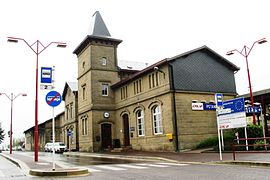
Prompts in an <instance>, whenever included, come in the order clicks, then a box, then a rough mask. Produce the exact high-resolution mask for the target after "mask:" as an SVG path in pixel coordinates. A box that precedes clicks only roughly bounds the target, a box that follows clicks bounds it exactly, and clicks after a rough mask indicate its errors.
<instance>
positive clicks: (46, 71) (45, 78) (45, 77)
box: [40, 67, 52, 83]
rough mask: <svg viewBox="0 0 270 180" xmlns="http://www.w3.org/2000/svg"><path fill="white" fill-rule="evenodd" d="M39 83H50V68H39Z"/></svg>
mask: <svg viewBox="0 0 270 180" xmlns="http://www.w3.org/2000/svg"><path fill="white" fill-rule="evenodd" d="M40 82H41V83H52V68H51V67H41V78H40Z"/></svg>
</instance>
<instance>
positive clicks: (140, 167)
mask: <svg viewBox="0 0 270 180" xmlns="http://www.w3.org/2000/svg"><path fill="white" fill-rule="evenodd" d="M117 166H120V167H125V168H133V169H146V168H148V167H143V166H135V165H130V164H117Z"/></svg>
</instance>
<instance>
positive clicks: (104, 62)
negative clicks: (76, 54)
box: [101, 57, 107, 66]
mask: <svg viewBox="0 0 270 180" xmlns="http://www.w3.org/2000/svg"><path fill="white" fill-rule="evenodd" d="M101 65H102V66H106V65H107V58H106V57H103V58H101Z"/></svg>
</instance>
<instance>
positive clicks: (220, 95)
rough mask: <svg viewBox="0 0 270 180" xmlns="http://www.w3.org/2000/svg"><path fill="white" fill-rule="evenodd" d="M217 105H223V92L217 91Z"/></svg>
mask: <svg viewBox="0 0 270 180" xmlns="http://www.w3.org/2000/svg"><path fill="white" fill-rule="evenodd" d="M215 97H216V105H217V107H221V106H223V95H222V94H221V93H216V96H215Z"/></svg>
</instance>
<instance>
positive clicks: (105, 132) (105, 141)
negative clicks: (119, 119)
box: [101, 124, 112, 149]
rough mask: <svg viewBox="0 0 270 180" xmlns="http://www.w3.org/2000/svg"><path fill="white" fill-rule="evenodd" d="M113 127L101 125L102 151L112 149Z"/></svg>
mask: <svg viewBox="0 0 270 180" xmlns="http://www.w3.org/2000/svg"><path fill="white" fill-rule="evenodd" d="M111 126H112V125H111V124H101V146H102V149H109V148H111V147H112V127H111Z"/></svg>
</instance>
